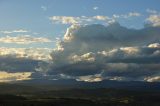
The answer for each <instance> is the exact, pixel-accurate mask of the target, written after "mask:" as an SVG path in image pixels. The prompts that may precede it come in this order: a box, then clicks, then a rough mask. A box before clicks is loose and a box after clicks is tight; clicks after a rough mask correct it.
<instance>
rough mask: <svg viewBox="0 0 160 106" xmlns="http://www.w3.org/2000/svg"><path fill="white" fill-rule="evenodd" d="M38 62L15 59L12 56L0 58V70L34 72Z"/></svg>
mask: <svg viewBox="0 0 160 106" xmlns="http://www.w3.org/2000/svg"><path fill="white" fill-rule="evenodd" d="M39 62H40V61H38V60H32V59H25V58H16V57H13V56H9V55H7V56H0V70H1V71H6V72H34V71H35V67H36V66H37V65H38V63H39Z"/></svg>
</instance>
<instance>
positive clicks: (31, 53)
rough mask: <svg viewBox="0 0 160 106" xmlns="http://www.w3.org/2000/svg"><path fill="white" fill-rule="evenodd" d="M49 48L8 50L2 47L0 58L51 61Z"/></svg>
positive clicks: (0, 48)
mask: <svg viewBox="0 0 160 106" xmlns="http://www.w3.org/2000/svg"><path fill="white" fill-rule="evenodd" d="M51 51H52V49H49V48H7V47H0V57H6V56H9V57H14V58H26V59H32V60H47V61H48V60H50V59H51V57H50V52H51Z"/></svg>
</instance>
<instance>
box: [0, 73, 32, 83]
mask: <svg viewBox="0 0 160 106" xmlns="http://www.w3.org/2000/svg"><path fill="white" fill-rule="evenodd" d="M31 74H32V73H31V72H17V73H8V72H5V71H0V82H10V81H20V80H29V79H30V76H31Z"/></svg>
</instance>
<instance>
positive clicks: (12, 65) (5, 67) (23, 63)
mask: <svg viewBox="0 0 160 106" xmlns="http://www.w3.org/2000/svg"><path fill="white" fill-rule="evenodd" d="M50 52H51V49H48V48H6V47H1V48H0V70H2V71H5V72H12V73H14V72H15V73H16V72H35V71H36V68H37V67H38V65H39V64H40V63H42V64H44V65H45V64H46V63H48V62H49V61H50V60H51V57H50V55H49V53H50Z"/></svg>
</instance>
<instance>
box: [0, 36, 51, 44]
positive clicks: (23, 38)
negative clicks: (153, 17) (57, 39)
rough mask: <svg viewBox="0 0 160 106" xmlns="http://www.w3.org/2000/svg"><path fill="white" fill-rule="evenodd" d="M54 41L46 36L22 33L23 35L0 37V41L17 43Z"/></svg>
mask: <svg viewBox="0 0 160 106" xmlns="http://www.w3.org/2000/svg"><path fill="white" fill-rule="evenodd" d="M48 42H52V41H51V40H50V39H48V38H44V37H33V36H30V35H21V36H15V37H12V36H5V37H0V43H16V44H30V43H48Z"/></svg>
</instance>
